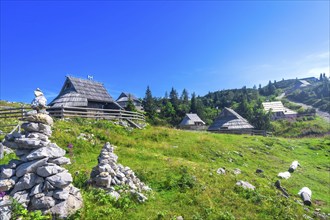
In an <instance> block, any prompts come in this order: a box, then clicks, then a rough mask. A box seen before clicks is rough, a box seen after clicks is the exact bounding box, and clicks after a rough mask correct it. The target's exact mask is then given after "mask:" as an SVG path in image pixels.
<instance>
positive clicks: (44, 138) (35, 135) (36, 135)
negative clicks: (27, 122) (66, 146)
mask: <svg viewBox="0 0 330 220" xmlns="http://www.w3.org/2000/svg"><path fill="white" fill-rule="evenodd" d="M26 137H27V138H36V139H40V140H42V141H48V136H47V135H44V134H42V133H39V132H33V133H28V134H27V135H26Z"/></svg>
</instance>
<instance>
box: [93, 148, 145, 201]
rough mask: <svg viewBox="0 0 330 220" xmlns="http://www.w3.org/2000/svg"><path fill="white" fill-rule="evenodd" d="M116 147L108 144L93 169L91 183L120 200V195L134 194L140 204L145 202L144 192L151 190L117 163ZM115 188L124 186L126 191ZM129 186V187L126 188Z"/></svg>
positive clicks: (127, 169) (132, 173) (128, 169)
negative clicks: (123, 193) (124, 193)
mask: <svg viewBox="0 0 330 220" xmlns="http://www.w3.org/2000/svg"><path fill="white" fill-rule="evenodd" d="M113 151H114V146H112V145H111V144H110V143H109V142H107V143H106V144H105V145H104V146H103V148H102V150H101V153H100V155H99V157H98V162H99V163H98V165H97V166H96V167H94V168H93V169H92V172H91V175H90V180H89V183H90V184H91V185H92V186H94V187H97V188H101V189H104V190H106V191H107V192H108V194H110V195H111V196H113V197H115V198H116V199H118V198H119V197H120V193H122V192H126V193H129V192H130V193H132V194H133V195H134V196H136V198H137V200H138V201H139V202H145V201H146V200H147V197H146V196H145V195H144V194H142V192H143V191H150V190H151V189H150V188H149V187H148V186H146V185H145V184H144V183H143V182H141V181H140V180H139V178H137V177H136V176H135V173H134V172H133V171H132V170H131V169H130V168H129V167H124V166H123V165H121V164H118V163H117V159H118V156H117V155H116V154H114V153H113ZM115 186H123V189H124V190H118V191H117V190H115V188H114V187H115ZM124 186H127V187H124Z"/></svg>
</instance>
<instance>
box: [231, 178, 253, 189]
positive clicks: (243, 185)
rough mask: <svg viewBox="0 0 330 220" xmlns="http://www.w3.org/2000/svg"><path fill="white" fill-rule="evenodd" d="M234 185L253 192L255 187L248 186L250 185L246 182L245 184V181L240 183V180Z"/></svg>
mask: <svg viewBox="0 0 330 220" xmlns="http://www.w3.org/2000/svg"><path fill="white" fill-rule="evenodd" d="M236 185H237V186H241V187H243V188H244V189H251V190H255V188H256V187H255V186H253V185H252V184H250V183H248V182H245V181H242V180H240V181H238V182H237V183H236Z"/></svg>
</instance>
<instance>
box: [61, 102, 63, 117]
mask: <svg viewBox="0 0 330 220" xmlns="http://www.w3.org/2000/svg"><path fill="white" fill-rule="evenodd" d="M61 118H64V107H63V105H62V106H61Z"/></svg>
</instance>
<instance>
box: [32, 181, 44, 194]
mask: <svg viewBox="0 0 330 220" xmlns="http://www.w3.org/2000/svg"><path fill="white" fill-rule="evenodd" d="M43 187H44V184H43V183H39V184H37V185H35V186H34V187H33V188H32V189H31V191H30V194H29V196H34V195H36V194H40V193H42V191H43Z"/></svg>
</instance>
